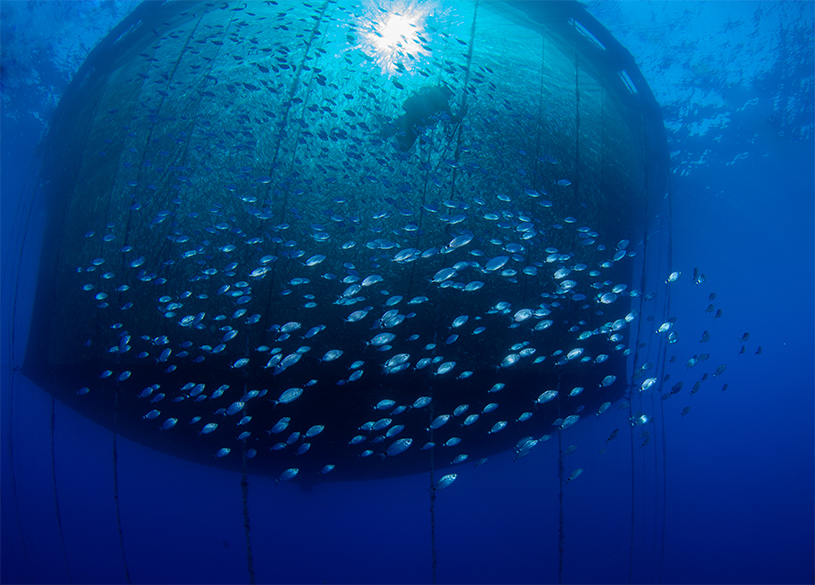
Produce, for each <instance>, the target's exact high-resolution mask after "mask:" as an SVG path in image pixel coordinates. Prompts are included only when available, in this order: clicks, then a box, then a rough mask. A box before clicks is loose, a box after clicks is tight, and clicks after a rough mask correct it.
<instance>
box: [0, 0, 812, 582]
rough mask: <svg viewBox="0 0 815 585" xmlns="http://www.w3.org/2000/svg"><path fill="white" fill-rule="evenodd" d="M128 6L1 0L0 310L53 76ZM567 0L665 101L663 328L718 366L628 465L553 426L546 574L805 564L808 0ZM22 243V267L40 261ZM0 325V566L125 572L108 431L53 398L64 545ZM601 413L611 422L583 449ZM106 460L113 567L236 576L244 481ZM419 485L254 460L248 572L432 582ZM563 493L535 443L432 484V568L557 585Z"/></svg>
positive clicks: (62, 73)
mask: <svg viewBox="0 0 815 585" xmlns="http://www.w3.org/2000/svg"><path fill="white" fill-rule="evenodd" d="M133 6H134V3H124V2H123V3H111V2H105V3H98V2H88V3H78V2H58V3H57V2H55V3H51V4H42V3H33V2H4V3H3V4H2V10H3V14H2V16H3V20H2V43H3V44H2V55H3V61H2V65H3V69H2V87H3V93H2V99H3V102H2V105H3V112H2V116H3V117H2V143H1V144H0V148H2V233H3V257H2V258H3V272H4V277H3V287H4V288H3V328H7V327H8V326H9V322H10V321H9V319H10V315H9V310H10V296H9V295H10V288H9V285H10V283H7V282H6V280H7V279H6V276H5V274H7V270H8V267H9V263H11V262H17V261H18V259H17V258H16V256H15V255H13V254H12V255H9V250H11V249H13V244H14V242H12V241H11V239H12V234H14V233H15V227H16V226H15V223H14V222H20V221H22V220H21V219H19V218H18V217H17V216H16V215H15V212H16V209H17V207H18V201H19V199H20V197H21V193H23V183H24V181H25V178H26V170H27V168H28V166H29V164H30V161H31V159H32V156H33V149H34V146H35V145H36V143H37V142H38V140H39V138H40V136H41V134H42V132H43V129H44V128H45V126H46V125H47V123H48V120H49V116H50V115H51V114H52V113H53V107H54V105H55V103H56V101H57V100H58V98H59V95H60V93H61V91H62V90H63V89H64V87H65V85H66V83H67V80H68V78H69V76H70V73H71V71H73V70H75V69H76V68H77V67H78V65H79V64H80V63H81V61H82V59H83V58H84V56H85V55H86V54H87V51H88V50H89V49H90V48H91V47H92V46H93V45H94V44H95V42H96V41H97V40H98V39H99V38H100V37H101V36H103V35H104V34H105V32H106V31H107V30H108V29H109V28H110V27H111V26H112V25H114V24H115V23H116V22H117V21H118V19H120V18H121V17H122V16H123V15H124V14H125V13H126V12H127V11H128V10H130V9H132V7H133ZM588 6H589V9H590V11H591V12H592V13H593V14H595V15H596V16H597V17H598V19H599V20H600V21H601V22H603V23H604V24H605V25H606V26H607V27H608V28H609V29H610V30H611V32H612V33H613V34H615V35H616V36H617V38H618V39H619V40H620V41H621V42H622V43H623V44H624V45H625V46H626V47H627V48H628V49H629V50H630V51H631V52H632V54H633V55H634V57H635V58H636V61H637V63H638V65H639V66H640V68H641V69H642V71H643V73H644V75H645V77H646V79H647V80H648V82H649V84H650V85H651V87H652V89H653V91H654V93H655V95H656V97H657V100H658V101H659V102H660V104H661V105H662V107H663V114H664V116H665V119H666V127H667V128H668V139H669V147H670V150H671V153H672V168H673V173H672V178H671V187H672V194H673V201H674V205H673V217H672V228H673V233H672V237H673V254H674V256H673V266H674V267H675V269H678V270H682V272H683V277H682V278H681V279H680V280H679V281H678V282H677V283H675V284H676V287H675V289H674V294H673V297H672V305H671V313H672V314H673V315H675V316H677V317H678V323H681V324H682V331H683V333H682V335H683V338H684V339H687V340H695V339H698V338H700V337H701V335H702V332H703V331H705V330H709V331H711V340H710V341H709V342H707V344H706V346H705V348H704V350H705V351H708V352H710V353H711V355H712V356H714V357H713V358H712V359H711V361H710V362H708V365H706V366H705V367H707V369H708V370H710V369H712V367H715V365H716V364H719V363H723V364H727V370H726V373H725V374H723V375H722V377H721V382H719V381H718V379H717V380H714V381H713V382H712V383H707V384H706V385H705V386H704V387H703V389H702V390H701V391H700V392H698V393H696V394H694V395H693V396H692V397H691V396H690V393H689V391H688V389H687V388H686V390H685V392H684V393H683V394H681V395H680V396H681V398H680V397H676V398H675V399H672V400H670V401H667V402H666V403H665V405H664V416H658V417H657V424H658V426H657V425H655V426H654V428H653V429H652V430H653V432H654V435H655V440H654V441H652V443H651V444H650V445H648V446H646V447H640V446H639V444H638V443H637V444H635V445H634V450H635V457H634V464H633V467H632V460H631V454H630V443H629V439H628V436H627V421H626V412H625V411H619V410H617V409H613V411H612V412H610V415H611V416H608V417H607V418H602V417H601V418H597V419H596V420H592V421H591V423H590V424H583V423H581V424H578V425H576V426H575V427H574V428H573V429H572V431H570V432H573V433H574V434H573V435H572V436H571V437H570V439H569V441H570V442H574V443H575V444H578V445H580V446H581V449H580V450H578V452H576V453H575V454H574V455H572V456H570V457H580V465H581V466H582V467H584V469H585V473H584V474H583V476H581V477H580V478H579V479H578V480H575V481H574V482H569V484H568V485H567V486H566V487H567V489H566V490H565V497H564V503H563V513H564V516H563V519H564V535H565V539H564V542H563V547H564V548H563V570H562V579H563V581H567V582H581V583H595V582H596V583H609V582H614V583H616V582H627V581H633V582H658V581H661V582H670V583H691V582H693V583H701V582H705V583H725V582H726V583H801V582H808V583H811V582H812V580H813V569H815V565H814V562H815V560H814V557H815V554H814V553H813V551H814V550H815V539H814V538H813V518H814V517H815V506H814V505H813V504H814V502H815V485H814V481H815V477H814V476H815V467H814V466H813V460H814V456H815V453H814V452H813V445H814V444H815V435H814V434H813V411H814V407H815V404H814V401H813V396H814V395H815V377H814V376H813V356H814V355H815V343H813V331H815V329H813V325H815V276H814V274H815V271H814V270H813V266H815V254H814V253H813V251H814V248H815V246H814V245H813V244H814V243H815V239H814V236H815V232H814V231H813V218H814V217H815V182H814V181H813V177H814V175H815V168H814V167H813V159H814V157H815V150H813V136H814V135H815V118H814V117H813V111H814V110H813V107H814V106H813V63H815V61H814V60H813V34H812V27H813V12H814V9H813V8H814V7H815V5H814V4H813V3H812V2H790V3H772V2H771V3H761V2H750V3H729V2H728V3H720V2H669V3H659V2H653V3H652V2H636V3H634V2H602V3H599V2H598V3H590V4H589V5H588ZM54 22H57V23H58V24H57V26H56V30H55V29H54V27H53V23H54ZM67 31H74V32H72V33H71V34H67ZM23 263H24V264H23V266H22V270H34V269H35V268H36V259H31V258H23ZM694 267H700V269H701V270H702V271H703V272H704V273H705V274H706V275H707V281H706V282H705V283H704V284H703V285H700V286H696V285H694V284H693V283H692V281H691V278H690V275H691V273H692V272H693V269H694ZM712 292H715V293H716V295H717V296H716V300H715V304H716V306H717V307H718V308H721V309H722V311H723V314H722V317H721V318H720V319H717V320H715V321H714V319H713V317H712V315H711V314H707V313H705V308H706V307H707V305H708V300H707V299H708V295H709V294H710V293H712ZM744 332H749V333H750V339H749V341H748V342H747V343H746V344H742V343H741V342H740V341H739V340H740V339H741V337H742V334H743V333H744ZM3 343H4V344H6V345H4V346H3V348H2V349H3V353H4V358H3V377H2V383H3V388H2V391H3V402H2V429H3V435H2V440H3V445H2V447H3V450H2V464H3V467H2V562H0V570H2V581H3V582H9V583H10V582H67V581H68V580H69V571H70V577H71V578H72V579H73V581H74V582H99V583H103V582H104V583H107V582H123V581H125V573H124V563H123V558H122V550H121V548H120V545H119V533H118V525H117V521H116V513H115V507H114V500H113V492H112V455H111V435H110V432H109V431H107V430H105V429H103V428H101V427H98V426H96V425H94V424H92V423H90V422H88V421H87V420H85V419H83V418H82V417H81V416H80V415H78V414H76V413H74V412H73V411H71V410H69V409H67V408H65V407H64V406H62V405H61V404H59V403H57V404H56V407H55V419H54V420H55V434H54V437H55V445H54V453H55V462H56V463H55V471H56V478H57V485H56V487H57V495H58V500H59V511H60V516H61V521H62V531H63V537H64V543H65V553H64V554H63V549H62V545H61V540H60V534H59V528H58V524H57V516H56V513H55V491H54V489H55V483H54V475H53V474H52V466H51V453H52V450H51V431H50V425H51V398H50V396H49V395H48V394H47V393H45V392H43V391H41V390H39V389H37V388H35V387H33V386H32V385H31V384H30V383H29V382H28V381H26V380H25V379H24V378H23V377H21V376H19V375H15V376H14V392H13V399H12V398H11V396H12V395H11V393H10V391H9V389H10V384H11V381H12V373H11V371H10V370H9V369H8V364H9V361H8V359H7V356H8V355H9V354H8V352H9V347H8V345H7V343H8V337H7V336H6V335H5V334H4V337H3ZM18 343H19V342H18ZM689 343H695V341H694V342H690V341H689ZM742 345H745V346H746V351H745V353H744V354H741V355H740V354H739V351H740V349H741V347H742ZM758 346H761V348H762V353H761V354H760V355H756V349H757V347H758ZM18 351H20V350H18ZM697 351H701V349H700V350H697ZM682 355H684V354H682ZM18 358H19V355H18ZM680 359H681V360H682V361H684V359H683V358H681V357H680ZM15 365H16V364H15ZM677 365H680V366H681V369H682V370H684V369H685V367H684V365H681V363H680V364H677ZM696 367H697V368H699V367H700V366H696ZM693 374H694V375H696V374H697V372H693ZM693 379H694V378H693V377H690V374H689V375H688V378H686V380H689V381H686V386H688V385H690V383H692V380H693ZM723 383H727V385H728V389H727V390H726V391H724V392H722V391H721V386H722V384H723ZM659 406H660V405H659V404H657V405H656V407H655V408H656V409H657V410H658V409H659ZM686 406H691V407H692V408H691V411H690V412H688V414H687V415H686V416H682V414H681V412H682V409H683V408H684V407H686ZM11 416H13V417H14V418H13V425H10V422H11ZM12 427H13V435H10V434H9V429H10V428H12ZM614 428H620V429H622V430H621V436H620V438H618V439H617V441H615V442H612V443H609V445H608V446H607V449H608V452H607V453H606V454H604V455H603V456H602V457H600V456H598V455H596V453H597V451H598V449H599V448H601V447H602V446H605V444H604V442H603V441H604V440H605V438H606V437H607V436H608V435H609V433H610V432H611V430H613V429H614ZM663 428H664V437H665V439H664V448H665V451H664V457H663V452H662V446H663V441H662V432H663ZM624 435H625V436H624ZM583 446H585V447H583ZM12 448H13V453H12V451H11V449H12ZM12 455H13V466H12V465H11V457H12ZM118 459H119V466H118V474H119V500H120V509H121V527H122V531H123V539H124V547H125V554H126V558H127V566H128V568H129V572H130V578H131V579H132V581H133V582H156V583H158V582H165V583H166V582H229V583H232V582H247V581H248V579H249V576H248V573H247V564H246V542H245V534H244V525H243V516H242V505H241V486H240V476H239V475H237V474H232V473H228V472H224V471H218V470H215V469H211V468H208V467H201V466H198V465H195V464H191V463H188V462H185V461H181V460H178V459H175V458H172V457H169V456H166V455H161V454H158V453H156V452H153V451H151V450H149V449H146V448H144V447H141V446H139V445H137V444H134V443H131V442H130V441H128V440H126V439H123V438H121V437H120V438H119V439H118ZM632 473H633V481H632ZM12 474H13V482H12ZM663 474H664V475H663ZM663 478H667V481H664V482H663ZM427 484H428V479H427V477H426V476H425V475H419V476H410V477H405V478H399V479H391V480H380V481H372V482H356V483H340V484H334V483H327V484H325V485H320V486H317V487H315V488H314V489H313V491H311V492H304V491H301V490H300V489H299V488H298V487H297V486H296V485H289V484H275V483H274V481H273V480H270V479H268V478H261V477H254V476H250V491H249V506H250V512H251V527H252V531H251V537H252V549H253V557H254V564H255V573H256V576H257V580H258V582H284V583H286V582H348V583H354V582H370V583H373V582H397V583H401V582H429V581H430V579H431V535H430V515H429V511H428V509H429V496H428V492H427V491H426V487H427ZM15 489H16V491H15ZM663 505H664V514H663ZM632 510H633V515H632ZM558 513H559V505H558V482H557V449H556V447H555V445H554V444H551V443H550V444H549V445H543V446H541V447H538V448H537V449H536V450H535V451H534V452H533V453H532V454H530V456H528V457H527V458H525V459H523V460H520V461H517V462H513V460H512V457H511V456H510V454H506V456H503V457H501V456H496V457H493V458H492V459H491V460H490V462H489V464H488V465H486V466H484V467H483V468H482V469H480V470H479V472H478V473H475V472H466V473H465V472H462V473H461V474H460V477H459V479H458V480H457V482H456V483H455V484H454V485H453V486H452V487H451V488H450V489H449V490H447V491H444V492H439V493H438V497H437V500H436V520H435V524H436V529H435V541H436V549H437V555H438V566H437V579H438V581H439V582H464V583H468V582H473V583H476V582H477V583H488V582H510V583H520V582H524V583H526V582H557V580H558ZM632 534H633V537H632ZM631 543H633V548H632V547H631Z"/></svg>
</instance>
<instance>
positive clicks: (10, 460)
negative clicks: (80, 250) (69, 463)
mask: <svg viewBox="0 0 815 585" xmlns="http://www.w3.org/2000/svg"><path fill="white" fill-rule="evenodd" d="M21 254H22V252H21ZM15 297H16V292H15ZM15 305H16V302H15ZM13 337H14V335H13V333H12V341H13ZM12 359H13V358H12ZM17 373H18V372H17V370H16V369H13V370H12V371H11V388H10V389H9V424H8V450H9V455H8V463H9V469H10V470H11V493H12V497H13V499H14V513H15V515H16V516H17V526H19V528H20V544H22V545H23V555H24V556H25V565H26V568H28V574H29V576H30V577H31V580H32V581H33V579H34V577H33V573H32V572H31V559H29V557H28V547H27V546H26V544H25V533H24V532H23V521H22V517H21V516H20V500H19V499H18V497H17V475H16V474H15V473H14V426H13V425H14V388H15V387H16V386H17V384H16V383H15V377H16V376H17Z"/></svg>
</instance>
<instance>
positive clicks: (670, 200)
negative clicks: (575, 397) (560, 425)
mask: <svg viewBox="0 0 815 585" xmlns="http://www.w3.org/2000/svg"><path fill="white" fill-rule="evenodd" d="M672 272H673V191H672V190H671V184H670V178H669V179H668V274H670V273H672ZM667 295H668V296H667V310H668V313H670V311H671V289H670V287H669V288H668V292H667ZM667 356H668V352H667V350H666V351H665V354H664V355H663V356H662V369H663V372H664V370H665V359H666V358H667ZM664 402H665V401H664V400H660V405H659V412H660V415H661V416H662V543H661V545H660V549H659V582H660V583H662V565H663V562H664V560H665V530H666V529H665V525H666V516H667V513H668V469H667V467H668V464H667V450H668V448H667V444H666V441H665V409H664Z"/></svg>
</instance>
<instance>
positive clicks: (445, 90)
mask: <svg viewBox="0 0 815 585" xmlns="http://www.w3.org/2000/svg"><path fill="white" fill-rule="evenodd" d="M452 95H453V91H452V90H451V89H450V88H449V87H447V86H446V85H437V86H428V87H423V88H422V89H420V90H419V91H418V92H416V93H414V94H413V95H412V96H410V97H409V98H408V99H406V100H405V103H404V104H402V109H403V110H405V113H404V114H402V115H401V116H399V117H398V118H396V120H394V121H393V124H392V125H391V126H390V127H389V128H386V129H384V130H383V131H382V137H383V138H388V137H390V136H393V135H394V134H395V135H396V142H397V143H398V145H399V148H400V149H401V150H403V151H408V150H410V148H411V147H412V146H413V143H414V142H416V138H417V136H418V135H419V134H420V133H421V131H422V130H423V128H424V127H426V126H431V125H433V124H435V123H436V122H437V121H438V120H449V121H451V122H460V121H461V120H462V118H463V117H464V112H463V111H462V112H461V113H459V115H457V116H454V115H453V113H452V112H451V111H450V103H449V102H450V96H452Z"/></svg>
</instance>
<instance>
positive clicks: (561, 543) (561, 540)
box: [557, 429, 566, 583]
mask: <svg viewBox="0 0 815 585" xmlns="http://www.w3.org/2000/svg"><path fill="white" fill-rule="evenodd" d="M562 435H563V432H562V431H561V430H560V429H558V432H557V480H558V483H559V484H560V487H559V490H558V496H557V497H558V504H559V505H560V512H559V514H558V529H557V534H558V538H557V582H558V583H563V551H564V550H565V548H566V547H565V535H564V527H565V521H564V516H563V473H564V469H565V466H564V464H563V436H562Z"/></svg>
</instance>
